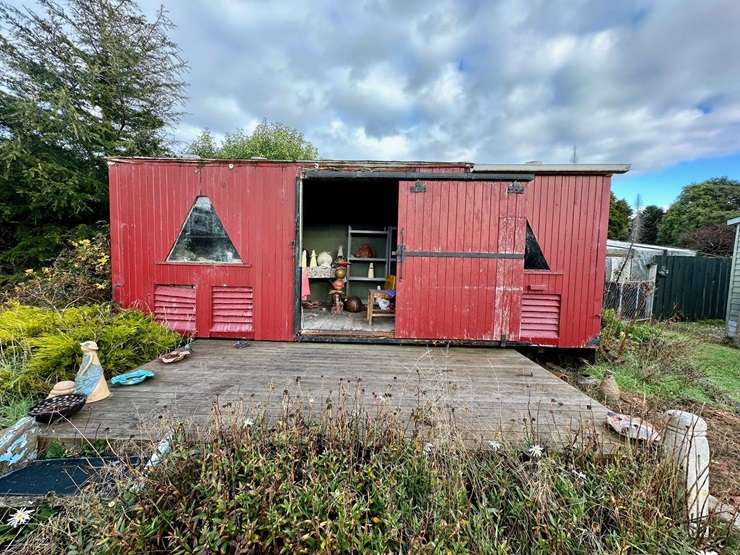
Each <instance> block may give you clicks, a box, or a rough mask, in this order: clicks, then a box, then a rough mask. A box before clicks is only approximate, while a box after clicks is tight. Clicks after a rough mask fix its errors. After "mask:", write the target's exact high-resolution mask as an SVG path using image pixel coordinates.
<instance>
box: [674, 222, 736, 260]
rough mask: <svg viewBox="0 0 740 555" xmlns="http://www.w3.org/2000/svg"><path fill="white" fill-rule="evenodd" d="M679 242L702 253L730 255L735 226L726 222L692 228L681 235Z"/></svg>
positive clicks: (733, 242) (733, 241)
mask: <svg viewBox="0 0 740 555" xmlns="http://www.w3.org/2000/svg"><path fill="white" fill-rule="evenodd" d="M679 240H680V242H681V244H682V245H683V246H685V247H688V248H690V249H694V250H697V251H699V252H700V253H702V254H711V255H715V256H732V249H733V247H734V246H735V228H734V227H730V226H729V225H727V224H712V225H707V226H704V227H700V228H699V229H692V230H691V231H688V232H686V233H684V234H683V235H681V237H680V238H679Z"/></svg>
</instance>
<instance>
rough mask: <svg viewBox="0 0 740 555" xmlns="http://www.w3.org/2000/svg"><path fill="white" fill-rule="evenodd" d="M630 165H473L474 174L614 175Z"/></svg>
mask: <svg viewBox="0 0 740 555" xmlns="http://www.w3.org/2000/svg"><path fill="white" fill-rule="evenodd" d="M630 167H631V166H630V164H539V163H536V164H531V163H530V164H475V165H474V166H473V171H474V172H507V173H512V172H513V173H517V172H521V173H571V174H572V173H585V174H609V175H611V174H615V173H627V172H628V171H630Z"/></svg>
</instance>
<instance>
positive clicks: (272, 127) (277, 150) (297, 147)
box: [186, 120, 319, 160]
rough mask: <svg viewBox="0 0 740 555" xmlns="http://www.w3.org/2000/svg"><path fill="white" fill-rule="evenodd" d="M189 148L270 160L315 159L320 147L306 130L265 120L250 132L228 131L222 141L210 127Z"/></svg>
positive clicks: (197, 152) (206, 155)
mask: <svg viewBox="0 0 740 555" xmlns="http://www.w3.org/2000/svg"><path fill="white" fill-rule="evenodd" d="M186 152H187V153H188V154H193V155H195V156H200V157H201V158H222V159H249V158H253V157H255V156H261V157H264V158H267V159H269V160H316V159H317V158H318V157H319V151H318V150H317V149H316V147H315V146H314V145H313V144H311V143H310V142H309V141H307V140H306V139H305V138H304V136H303V133H301V132H300V131H298V130H296V129H293V128H292V127H289V126H287V125H283V124H282V123H275V122H270V121H268V120H263V121H262V122H261V123H260V124H259V125H257V127H256V128H255V130H254V131H253V132H252V133H251V134H250V133H247V132H246V131H245V130H243V129H239V130H237V131H235V132H234V133H229V134H227V135H226V137H224V140H223V141H221V142H219V141H217V140H216V139H215V138H214V137H213V135H212V134H211V133H210V131H208V130H207V129H206V130H204V131H202V132H201V134H200V135H199V136H198V137H197V138H196V139H195V140H194V141H193V142H192V143H190V145H189V146H188V147H187V150H186Z"/></svg>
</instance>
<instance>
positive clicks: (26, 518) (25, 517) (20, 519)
mask: <svg viewBox="0 0 740 555" xmlns="http://www.w3.org/2000/svg"><path fill="white" fill-rule="evenodd" d="M32 512H33V510H31V509H18V510H17V511H16V512H14V513H13V516H11V517H10V520H9V521H8V526H10V527H11V528H18V527H19V526H23V525H24V524H28V523H29V522H31V513H32Z"/></svg>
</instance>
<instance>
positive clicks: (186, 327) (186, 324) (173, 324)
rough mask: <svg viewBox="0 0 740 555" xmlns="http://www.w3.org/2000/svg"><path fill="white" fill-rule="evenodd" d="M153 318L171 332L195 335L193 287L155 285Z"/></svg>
mask: <svg viewBox="0 0 740 555" xmlns="http://www.w3.org/2000/svg"><path fill="white" fill-rule="evenodd" d="M154 318H155V320H157V322H161V323H163V324H165V325H166V326H167V327H168V328H170V329H171V330H174V331H177V332H180V333H184V334H192V333H195V287H192V286H187V285H155V286H154Z"/></svg>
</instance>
